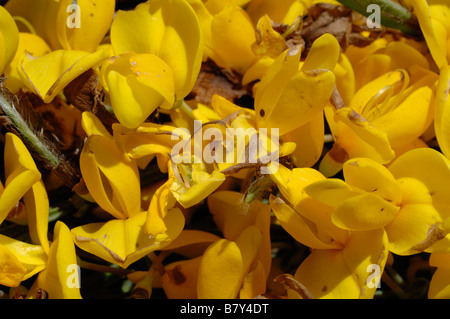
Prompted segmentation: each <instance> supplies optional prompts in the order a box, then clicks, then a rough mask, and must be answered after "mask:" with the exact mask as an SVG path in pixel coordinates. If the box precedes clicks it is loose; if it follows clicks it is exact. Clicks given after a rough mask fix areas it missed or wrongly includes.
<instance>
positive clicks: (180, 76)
mask: <svg viewBox="0 0 450 319" xmlns="http://www.w3.org/2000/svg"><path fill="white" fill-rule="evenodd" d="M136 30H141V31H142V32H140V33H139V34H137V33H136ZM202 41H203V40H202V37H201V33H200V26H199V22H198V19H197V17H196V15H195V12H194V10H193V9H192V7H191V6H190V5H189V4H188V3H187V2H186V1H184V0H170V1H161V0H152V1H147V2H145V3H142V4H140V5H138V6H137V7H136V8H135V9H134V10H131V11H121V10H119V11H118V12H117V14H116V17H115V18H114V21H113V23H112V25H111V43H112V46H113V48H114V51H115V53H116V54H121V53H124V52H126V51H133V52H135V53H149V54H153V55H157V56H159V57H160V58H161V59H162V60H164V61H165V62H166V63H167V64H168V65H169V66H170V68H171V69H172V71H173V74H174V85H175V95H176V97H177V98H178V99H181V98H184V97H185V96H186V95H187V94H188V93H189V92H190V90H191V89H192V87H193V85H194V83H195V80H196V78H197V75H198V72H199V71H200V66H201V59H202V54H203V51H202V50H203V42H202Z"/></svg>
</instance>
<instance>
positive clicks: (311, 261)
mask: <svg viewBox="0 0 450 319" xmlns="http://www.w3.org/2000/svg"><path fill="white" fill-rule="evenodd" d="M386 245H387V238H386V235H385V232H384V231H383V230H382V229H379V230H375V231H370V232H354V233H353V234H352V236H351V237H350V239H349V242H348V244H347V246H346V247H345V248H344V249H343V250H315V251H313V252H312V253H311V254H310V255H309V256H308V257H307V258H306V260H305V261H304V262H303V263H302V264H301V265H300V267H299V268H298V269H297V271H296V273H295V276H294V278H295V279H296V280H298V281H299V282H300V283H301V284H303V285H304V286H305V287H306V288H307V289H308V290H309V291H310V292H311V294H312V296H313V297H314V298H320V299H328V298H331V299H357V298H372V297H373V295H374V293H375V290H376V286H375V287H373V288H371V289H368V287H367V283H368V280H369V279H371V278H369V276H370V275H371V274H372V273H371V272H369V271H368V269H369V268H368V267H369V266H370V265H374V266H373V267H376V266H379V271H380V272H379V275H381V273H382V271H383V269H384V265H385V263H386V259H387V255H388V254H387V253H388V251H387V249H386ZM378 279H379V278H378Z"/></svg>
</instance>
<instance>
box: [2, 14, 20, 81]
mask: <svg viewBox="0 0 450 319" xmlns="http://www.w3.org/2000/svg"><path fill="white" fill-rule="evenodd" d="M0 21H1V22H0V30H1V31H0V75H2V74H3V71H5V69H6V67H7V66H8V65H9V63H10V62H11V61H12V60H13V58H14V55H15V54H16V50H17V47H18V45H19V30H18V28H17V25H16V23H15V22H14V19H13V18H12V17H11V15H10V14H9V12H8V11H6V9H5V8H3V7H0Z"/></svg>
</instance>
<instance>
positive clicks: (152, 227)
mask: <svg viewBox="0 0 450 319" xmlns="http://www.w3.org/2000/svg"><path fill="white" fill-rule="evenodd" d="M172 182H173V181H172V180H171V179H169V180H168V181H167V182H166V183H164V184H163V185H162V186H161V187H159V188H158V189H157V190H156V192H155V194H154V195H153V197H152V199H151V201H150V206H149V208H148V213H147V221H146V223H145V227H146V231H147V233H148V234H149V235H150V236H153V237H156V236H158V235H162V234H164V233H165V232H166V231H167V227H166V225H165V224H164V218H165V217H166V215H167V214H168V212H169V210H171V209H173V206H174V205H175V198H174V197H173V195H172V193H171V192H170V185H171V184H172Z"/></svg>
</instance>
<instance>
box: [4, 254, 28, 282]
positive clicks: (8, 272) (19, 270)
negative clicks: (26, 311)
mask: <svg viewBox="0 0 450 319" xmlns="http://www.w3.org/2000/svg"><path fill="white" fill-rule="evenodd" d="M26 271H27V269H26V268H25V267H24V266H23V265H22V264H21V263H20V261H19V260H18V259H17V257H16V256H14V254H13V253H12V252H11V251H10V250H9V249H8V248H6V247H5V246H3V245H0V283H1V284H2V285H5V286H7V287H17V286H19V285H20V283H21V282H22V279H23V276H24V275H25V273H26Z"/></svg>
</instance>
